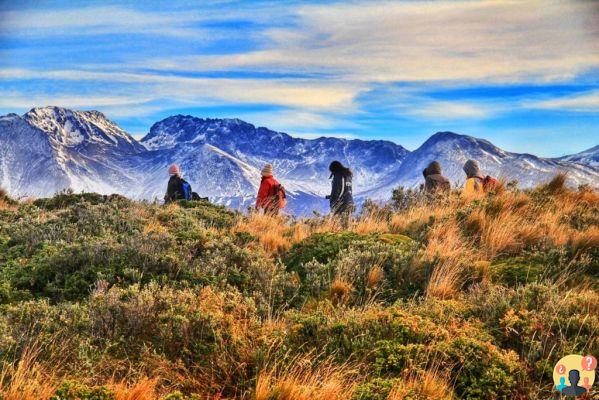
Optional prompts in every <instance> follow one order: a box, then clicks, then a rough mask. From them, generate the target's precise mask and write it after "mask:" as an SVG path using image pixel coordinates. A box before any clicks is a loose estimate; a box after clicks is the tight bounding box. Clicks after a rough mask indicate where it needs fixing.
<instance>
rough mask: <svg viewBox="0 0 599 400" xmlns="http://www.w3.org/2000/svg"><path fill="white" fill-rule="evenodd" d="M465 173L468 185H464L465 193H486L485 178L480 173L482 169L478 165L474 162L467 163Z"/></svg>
mask: <svg viewBox="0 0 599 400" xmlns="http://www.w3.org/2000/svg"><path fill="white" fill-rule="evenodd" d="M464 172H465V173H466V185H464V193H465V194H478V193H484V187H483V181H484V178H483V177H482V175H481V173H480V167H479V166H478V163H477V162H476V161H474V160H468V161H466V163H465V164H464Z"/></svg>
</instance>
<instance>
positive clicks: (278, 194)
mask: <svg viewBox="0 0 599 400" xmlns="http://www.w3.org/2000/svg"><path fill="white" fill-rule="evenodd" d="M272 204H274V205H276V206H277V207H278V208H283V207H285V206H286V205H287V192H285V187H284V186H283V185H281V184H280V183H277V184H275V185H274V186H273V195H272Z"/></svg>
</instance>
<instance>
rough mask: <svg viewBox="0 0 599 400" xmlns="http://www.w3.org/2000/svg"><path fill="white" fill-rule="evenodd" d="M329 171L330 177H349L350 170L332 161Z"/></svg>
mask: <svg viewBox="0 0 599 400" xmlns="http://www.w3.org/2000/svg"><path fill="white" fill-rule="evenodd" d="M329 171H330V172H331V175H334V174H341V175H344V176H349V175H351V170H350V169H349V168H347V167H345V166H344V165H343V164H341V162H339V161H337V160H335V161H333V162H332V163H331V164H330V165H329Z"/></svg>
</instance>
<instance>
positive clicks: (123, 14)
mask: <svg viewBox="0 0 599 400" xmlns="http://www.w3.org/2000/svg"><path fill="white" fill-rule="evenodd" d="M0 19H1V20H2V28H1V30H2V31H3V32H7V33H9V34H10V35H15V36H46V37H47V36H56V35H65V34H76V35H98V34H118V33H146V34H156V35H165V36H189V37H194V36H195V37H198V36H199V35H200V33H201V32H202V30H201V29H198V28H193V27H190V26H189V24H190V23H192V22H194V21H198V20H201V19H202V17H201V16H200V15H198V13H195V12H191V11H186V12H170V13H165V12H161V13H156V12H144V11H139V10H134V9H130V8H125V7H119V6H105V7H82V8H72V9H28V10H19V11H6V12H3V13H1V14H0ZM204 19H205V17H204Z"/></svg>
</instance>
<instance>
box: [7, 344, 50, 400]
mask: <svg viewBox="0 0 599 400" xmlns="http://www.w3.org/2000/svg"><path fill="white" fill-rule="evenodd" d="M38 351H39V349H37V348H36V347H35V346H32V347H28V348H26V349H25V351H24V352H23V354H22V355H21V358H20V360H19V361H17V362H15V363H13V364H4V365H2V369H1V370H0V398H1V399H2V400H40V399H49V398H50V396H52V394H53V393H54V391H55V390H56V386H55V385H54V381H55V379H54V376H52V375H51V374H48V373H47V371H45V370H44V369H43V368H42V366H41V365H40V364H38V363H37V361H36V359H37V356H38Z"/></svg>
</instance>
